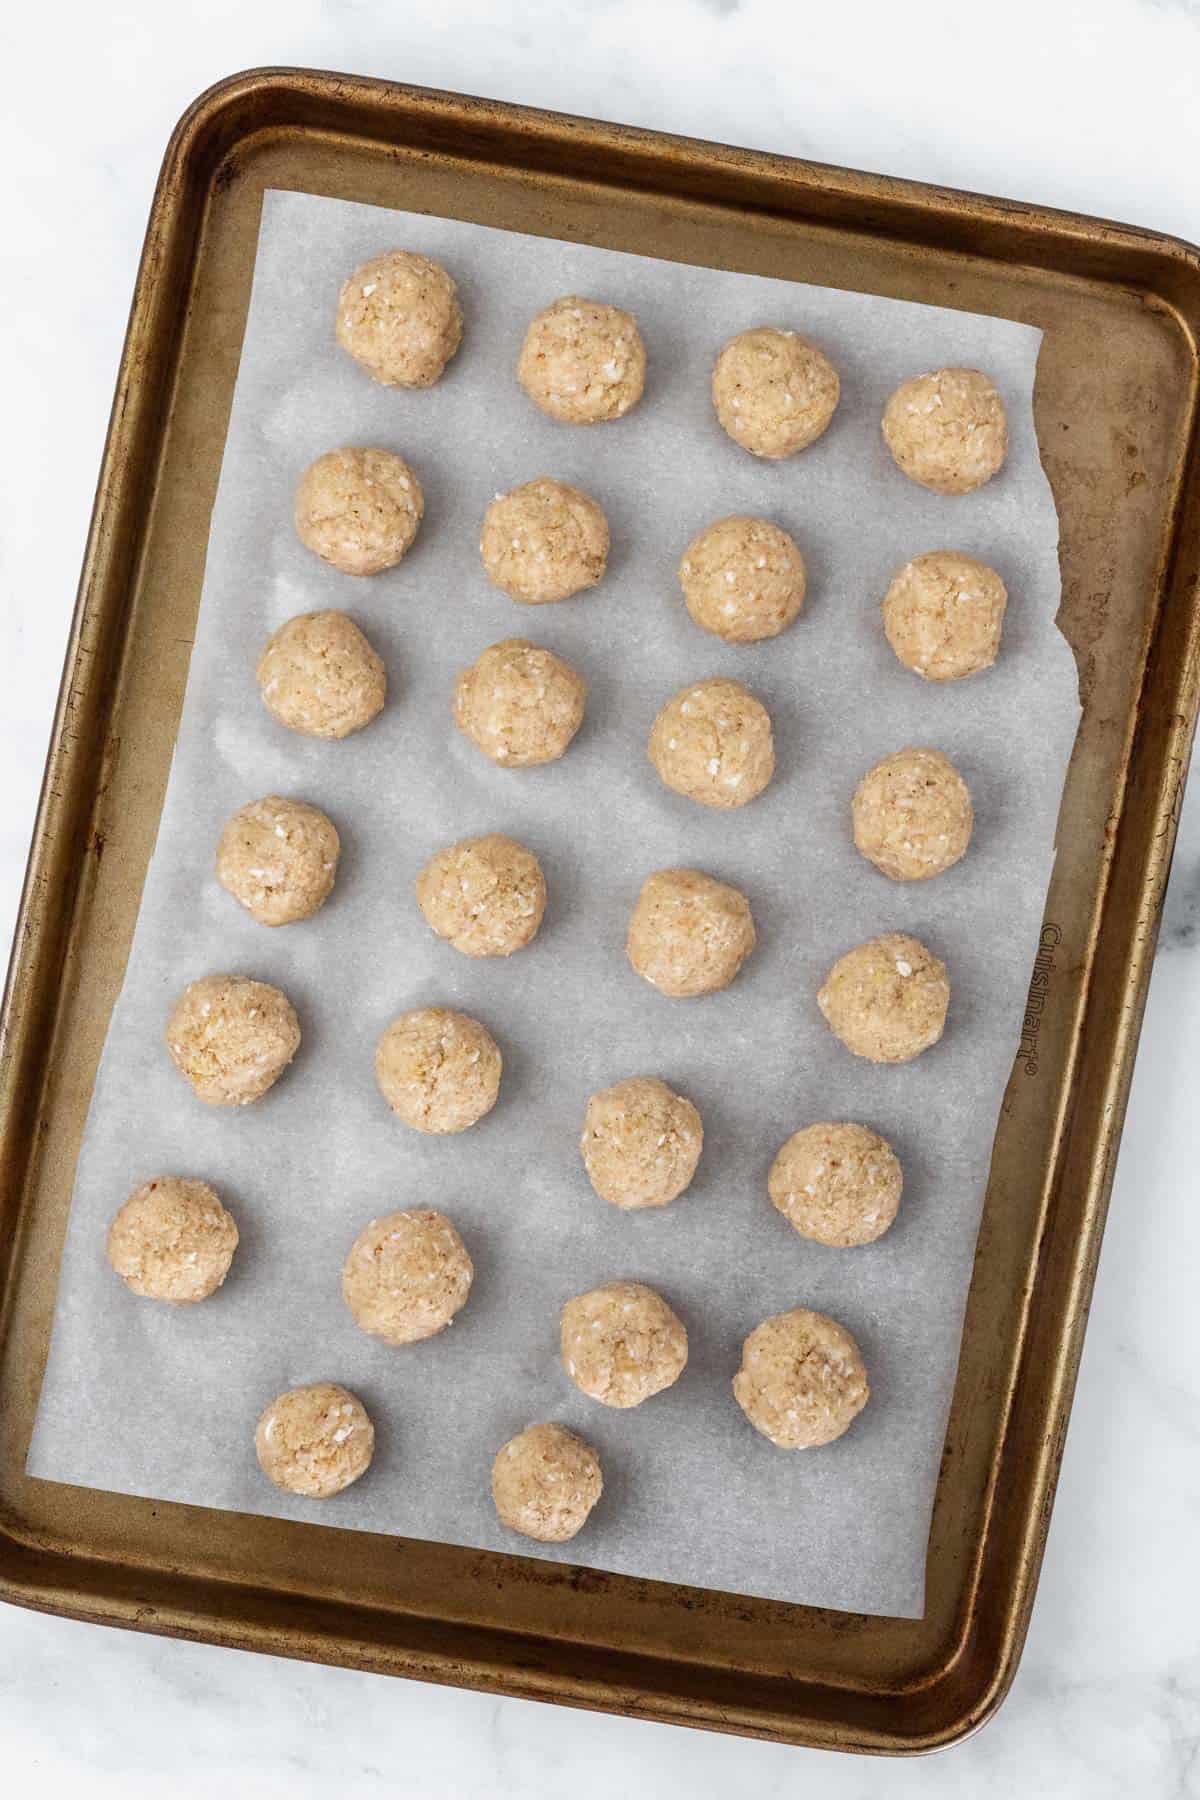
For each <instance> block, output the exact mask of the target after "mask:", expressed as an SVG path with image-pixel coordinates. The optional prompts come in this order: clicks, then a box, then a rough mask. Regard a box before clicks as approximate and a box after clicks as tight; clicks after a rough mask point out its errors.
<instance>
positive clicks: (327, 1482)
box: [254, 1381, 375, 1500]
mask: <svg viewBox="0 0 1200 1800" xmlns="http://www.w3.org/2000/svg"><path fill="white" fill-rule="evenodd" d="M254 1448H255V1451H256V1452H257V1455H258V1463H259V1467H260V1468H261V1469H262V1472H263V1474H264V1475H265V1476H266V1477H267V1479H268V1481H273V1482H274V1483H275V1486H276V1487H278V1488H284V1489H286V1491H287V1492H288V1493H289V1494H304V1495H306V1496H307V1498H308V1499H310V1500H328V1499H330V1498H331V1496H332V1495H334V1494H340V1493H341V1491H342V1489H343V1488H348V1487H349V1486H350V1483H351V1482H352V1481H357V1480H358V1478H359V1476H360V1475H365V1474H366V1472H367V1470H368V1469H369V1468H370V1466H371V1458H372V1456H373V1455H374V1454H375V1427H374V1426H373V1425H372V1423H371V1421H370V1419H369V1418H368V1416H367V1409H366V1407H365V1406H364V1405H363V1403H362V1401H361V1400H359V1399H357V1398H356V1397H355V1396H354V1395H353V1394H352V1393H351V1392H350V1390H349V1389H348V1388H344V1387H339V1386H338V1385H337V1383H336V1382H333V1381H319V1382H317V1383H316V1384H315V1386H313V1387H300V1388H291V1389H290V1390H289V1392H288V1393H286V1394H280V1395H279V1396H278V1397H277V1398H276V1399H274V1400H272V1402H271V1404H270V1406H268V1407H267V1409H266V1411H265V1412H264V1413H263V1415H262V1417H261V1419H260V1420H259V1421H258V1429H257V1430H256V1431H255V1433H254Z"/></svg>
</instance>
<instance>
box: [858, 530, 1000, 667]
mask: <svg viewBox="0 0 1200 1800" xmlns="http://www.w3.org/2000/svg"><path fill="white" fill-rule="evenodd" d="M1007 604H1008V591H1007V589H1006V588H1005V586H1004V583H1003V582H1002V581H1001V579H1000V577H999V575H997V573H996V571H995V569H990V568H989V567H988V565H987V564H986V563H982V562H977V561H976V560H975V558H974V557H973V556H964V555H963V553H962V552H961V551H960V550H928V551H926V552H925V554H924V555H923V556H914V557H913V560H912V561H911V562H909V563H905V565H904V567H903V568H902V569H899V570H898V571H897V572H896V574H895V575H894V576H893V577H892V583H891V586H890V587H889V588H888V591H887V593H886V595H885V596H884V601H883V628H884V630H885V631H886V633H887V640H888V643H889V644H890V645H891V646H892V649H893V650H894V651H895V652H896V655H897V656H898V657H899V658H900V661H901V662H902V663H903V664H904V665H905V667H906V668H909V669H912V670H913V671H914V673H916V674H917V675H923V676H924V677H925V679H926V681H958V680H960V679H961V678H962V677H963V676H964V675H976V674H978V672H979V671H980V670H981V669H990V668H991V666H992V664H993V663H994V662H995V660H996V655H997V652H998V651H999V649H1000V629H1001V626H1002V625H1003V624H1004V609H1005V607H1006V606H1007Z"/></svg>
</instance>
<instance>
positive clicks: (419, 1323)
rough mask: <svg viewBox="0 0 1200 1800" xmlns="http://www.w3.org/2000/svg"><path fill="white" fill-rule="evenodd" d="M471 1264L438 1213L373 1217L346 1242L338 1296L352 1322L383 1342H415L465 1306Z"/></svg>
mask: <svg viewBox="0 0 1200 1800" xmlns="http://www.w3.org/2000/svg"><path fill="white" fill-rule="evenodd" d="M474 1279H475V1269H474V1265H473V1264H472V1262H471V1258H470V1257H469V1256H468V1255H467V1247H466V1245H465V1244H464V1243H463V1241H462V1239H461V1238H460V1237H459V1235H458V1233H457V1231H456V1230H455V1229H454V1227H453V1225H452V1224H451V1223H450V1221H449V1219H447V1218H446V1217H445V1216H444V1214H442V1213H440V1212H431V1211H426V1212H393V1213H388V1214H387V1216H386V1217H385V1218H382V1219H372V1220H371V1223H370V1224H369V1225H368V1226H366V1227H365V1229H364V1230H362V1231H360V1232H359V1234H358V1236H357V1237H356V1238H355V1240H354V1243H353V1244H352V1245H351V1247H350V1254H349V1256H347V1258H346V1262H345V1266H344V1268H343V1269H342V1298H343V1299H344V1300H345V1302H346V1305H347V1306H348V1307H349V1308H350V1311H351V1312H352V1313H353V1314H354V1323H355V1324H356V1325H358V1326H360V1327H361V1329H362V1330H363V1331H367V1332H370V1334H371V1336H372V1337H379V1338H382V1339H383V1341H384V1342H385V1343H386V1344H417V1343H420V1342H421V1340H422V1339H423V1338H429V1337H436V1335H437V1333H438V1332H439V1331H445V1329H446V1327H447V1325H449V1323H450V1321H451V1320H452V1319H453V1317H454V1315H455V1313H457V1312H459V1311H460V1310H461V1308H462V1307H463V1306H465V1305H466V1301H467V1295H468V1294H469V1293H470V1291H471V1283H472V1281H473V1280H474Z"/></svg>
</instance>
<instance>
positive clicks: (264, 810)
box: [217, 794, 341, 925]
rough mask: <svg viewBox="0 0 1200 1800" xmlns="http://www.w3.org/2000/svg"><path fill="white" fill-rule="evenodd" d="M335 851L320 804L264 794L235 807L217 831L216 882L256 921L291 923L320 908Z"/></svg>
mask: <svg viewBox="0 0 1200 1800" xmlns="http://www.w3.org/2000/svg"><path fill="white" fill-rule="evenodd" d="M340 853H341V842H340V840H339V838H338V834H337V830H336V828H335V826H334V824H333V821H332V820H331V819H328V818H326V816H325V814H324V813H323V812H322V811H321V810H320V808H319V807H316V806H309V805H307V804H306V802H305V801H303V800H283V799H281V798H280V796H279V795H278V794H268V795H267V796H266V798H265V799H264V800H251V802H250V803H249V805H248V806H243V807H240V808H239V810H238V811H237V812H235V813H234V815H233V817H232V819H230V821H229V823H228V825H226V827H225V829H224V831H223V832H222V833H221V841H220V843H219V844H218V845H217V880H218V881H219V882H220V883H221V886H222V887H223V888H224V889H225V891H226V893H229V894H232V895H233V897H234V899H235V900H237V901H239V902H240V903H241V905H243V906H244V907H245V908H246V911H247V912H248V913H249V914H250V916H251V917H252V918H254V919H257V920H258V922H259V924H260V925H291V924H293V923H294V922H295V921H296V920H297V919H310V918H311V917H312V915H313V913H315V912H316V911H318V909H319V908H320V907H322V906H324V904H325V902H326V900H328V898H329V896H330V894H331V893H332V892H333V882H334V877H335V876H336V874H337V866H338V857H339V855H340Z"/></svg>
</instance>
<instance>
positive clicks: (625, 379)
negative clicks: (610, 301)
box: [517, 294, 646, 425]
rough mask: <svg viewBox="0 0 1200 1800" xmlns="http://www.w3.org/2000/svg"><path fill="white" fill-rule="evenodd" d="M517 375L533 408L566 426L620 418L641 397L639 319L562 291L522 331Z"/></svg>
mask: <svg viewBox="0 0 1200 1800" xmlns="http://www.w3.org/2000/svg"><path fill="white" fill-rule="evenodd" d="M517 379H518V380H519V381H520V383H521V386H522V387H523V388H524V389H525V392H526V393H527V394H528V395H529V398H530V399H531V400H532V401H533V403H534V405H535V406H540V407H541V409H542V411H543V412H544V413H549V415H550V417H551V418H552V419H560V420H562V421H563V422H564V423H565V424H567V425H595V424H597V423H599V422H600V421H601V420H603V419H619V418H620V417H621V416H622V414H623V413H627V412H628V411H629V409H630V407H631V406H636V405H637V403H638V401H639V400H640V399H641V397H642V388H643V387H644V385H645V381H646V347H645V345H644V344H643V343H642V334H641V332H640V331H639V330H638V328H637V320H636V319H635V318H633V317H632V316H631V315H630V314H629V313H627V312H622V311H621V310H620V308H619V307H616V306H606V305H605V304H604V303H603V301H600V300H581V299H580V298H579V296H578V295H577V294H566V295H564V297H563V298H562V299H561V300H556V301H555V302H554V304H553V305H552V306H548V307H546V309H545V311H544V312H540V313H539V314H538V315H537V317H536V318H535V319H534V320H533V323H532V324H531V325H530V327H529V330H528V331H527V332H526V333H525V342H524V343H523V344H522V346H521V355H520V358H519V360H518V362H517Z"/></svg>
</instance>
